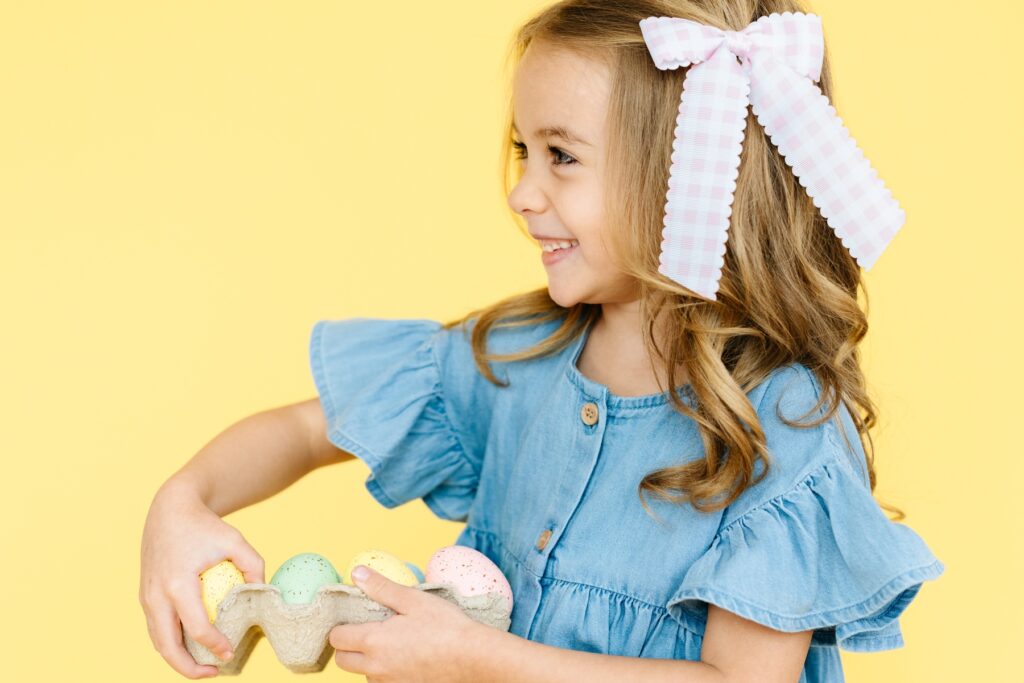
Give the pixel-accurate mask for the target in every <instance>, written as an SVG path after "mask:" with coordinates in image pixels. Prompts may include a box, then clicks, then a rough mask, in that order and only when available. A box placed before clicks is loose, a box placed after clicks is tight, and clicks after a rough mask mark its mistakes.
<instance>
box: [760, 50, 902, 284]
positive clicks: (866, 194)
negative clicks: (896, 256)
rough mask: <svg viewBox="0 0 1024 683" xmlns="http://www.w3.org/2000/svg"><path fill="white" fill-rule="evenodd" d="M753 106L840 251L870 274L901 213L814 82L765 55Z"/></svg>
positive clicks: (894, 230)
mask: <svg viewBox="0 0 1024 683" xmlns="http://www.w3.org/2000/svg"><path fill="white" fill-rule="evenodd" d="M750 65H751V69H750V81H751V86H750V103H751V107H752V108H753V110H754V115H755V116H757V120H758V122H759V123H760V124H761V126H762V127H764V129H765V131H766V132H767V133H768V135H769V136H770V137H771V140H772V144H774V145H775V146H776V147H777V148H778V149H779V151H780V152H781V153H782V155H783V157H784V158H785V160H786V163H787V164H789V166H790V167H792V169H793V173H794V174H795V175H796V177H797V178H798V179H799V181H800V184H801V185H803V187H804V188H805V189H806V190H807V194H808V195H810V197H811V200H812V201H813V202H814V205H815V206H816V207H818V209H819V210H820V211H821V215H822V216H824V217H825V219H826V221H827V222H828V224H829V226H830V227H831V228H832V229H833V230H834V231H835V233H836V234H837V235H838V236H839V238H840V239H841V240H842V242H843V245H844V246H845V247H846V248H847V249H848V250H849V251H850V253H851V254H852V255H853V257H854V258H855V259H856V260H857V263H858V265H860V267H861V268H863V269H864V270H868V269H869V268H870V267H871V266H872V265H874V263H875V261H876V260H877V259H878V257H879V255H880V254H881V253H882V251H884V250H885V248H886V246H887V245H888V244H889V242H890V241H891V240H892V238H893V237H894V236H895V234H896V232H897V231H898V230H899V229H900V227H901V226H902V225H903V223H904V221H905V220H906V214H905V213H904V211H903V209H901V208H900V206H899V203H898V202H897V201H896V200H895V199H894V198H893V196H892V193H891V192H890V191H889V190H888V188H886V186H885V183H884V182H883V181H882V180H881V179H880V178H879V177H878V173H877V172H876V171H875V169H874V168H872V167H871V164H870V162H868V160H867V159H866V158H865V157H864V154H863V152H861V150H860V148H859V147H857V143H856V142H855V141H854V140H853V138H852V137H851V136H850V133H849V131H848V130H847V129H846V127H845V126H844V125H843V123H842V121H841V120H840V119H839V117H838V115H837V114H836V110H835V108H834V107H832V105H830V104H829V102H828V98H827V97H825V95H824V94H823V93H822V92H821V90H820V89H819V88H818V86H816V85H815V84H814V83H813V82H811V81H810V80H808V79H807V78H804V77H802V76H800V75H799V74H798V73H796V72H795V71H793V70H792V69H791V68H789V67H788V66H786V65H785V64H784V63H783V62H781V61H779V60H778V59H777V58H776V57H774V56H773V55H771V54H767V53H763V52H762V53H760V54H757V55H756V56H755V58H754V59H752V60H751V62H750Z"/></svg>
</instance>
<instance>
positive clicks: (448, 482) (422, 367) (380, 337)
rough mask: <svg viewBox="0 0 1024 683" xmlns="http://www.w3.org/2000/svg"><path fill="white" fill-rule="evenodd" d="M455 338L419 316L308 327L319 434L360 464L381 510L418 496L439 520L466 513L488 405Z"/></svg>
mask: <svg viewBox="0 0 1024 683" xmlns="http://www.w3.org/2000/svg"><path fill="white" fill-rule="evenodd" d="M462 335H463V332H462V330H460V329H459V328H453V329H450V330H446V329H444V328H443V326H442V325H441V323H439V322H437V321H434V320H426V319H406V320H389V319H383V318H349V319H344V320H321V321H319V322H317V323H316V324H315V325H314V326H313V330H312V334H311V337H310V343H309V358H310V367H311V369H312V373H313V381H314V383H315V384H316V388H317V391H318V393H319V396H320V404H321V406H322V408H323V411H324V416H325V418H326V421H327V437H328V439H329V440H330V441H331V443H333V444H334V445H336V446H337V447H338V448H341V449H342V450H345V451H347V452H349V453H352V454H353V455H355V456H357V457H358V458H359V459H361V460H362V461H363V462H365V463H366V465H367V466H368V467H369V468H370V475H369V477H368V478H367V480H366V488H367V490H368V491H369V492H370V494H371V495H373V497H374V498H375V499H377V501H378V502H380V503H381V504H382V505H384V506H385V507H388V508H392V507H396V506H398V505H401V504H403V503H405V502H407V501H410V500H413V499H415V498H422V499H423V502H424V503H425V504H426V505H427V507H429V508H430V510H431V511H432V512H433V513H434V514H436V515H437V516H438V517H440V518H442V519H449V520H455V521H465V520H466V518H467V516H468V513H469V508H470V506H471V505H472V503H473V500H474V497H475V495H476V490H477V484H478V482H479V474H480V465H481V461H482V458H483V448H484V444H485V440H486V419H487V415H486V405H487V401H486V400H485V397H484V395H483V394H484V393H485V392H486V389H485V388H483V387H482V386H481V382H480V381H479V380H483V377H482V376H481V375H479V373H478V372H477V371H476V370H475V367H474V366H473V363H472V352H471V349H470V348H469V346H468V343H467V341H466V340H465V338H463V336H462ZM484 381H485V380H484Z"/></svg>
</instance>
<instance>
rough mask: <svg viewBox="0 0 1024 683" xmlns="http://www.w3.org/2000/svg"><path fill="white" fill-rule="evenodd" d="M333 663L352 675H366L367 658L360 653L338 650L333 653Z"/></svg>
mask: <svg viewBox="0 0 1024 683" xmlns="http://www.w3.org/2000/svg"><path fill="white" fill-rule="evenodd" d="M334 661H335V662H336V663H337V665H338V666H339V667H340V668H342V669H344V670H345V671H349V672H351V673H354V674H363V675H364V676H365V675H366V674H367V673H368V671H367V666H368V664H369V658H368V657H367V656H366V655H364V654H363V653H362V652H347V651H345V650H338V651H337V652H335V653H334ZM367 680H369V679H367Z"/></svg>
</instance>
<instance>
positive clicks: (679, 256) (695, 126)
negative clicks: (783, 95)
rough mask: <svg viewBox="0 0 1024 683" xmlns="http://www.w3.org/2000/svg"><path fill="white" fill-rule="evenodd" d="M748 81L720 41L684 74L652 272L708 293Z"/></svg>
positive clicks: (724, 235) (724, 230)
mask: <svg viewBox="0 0 1024 683" xmlns="http://www.w3.org/2000/svg"><path fill="white" fill-rule="evenodd" d="M749 93H750V83H749V79H748V76H747V73H746V71H745V70H744V68H743V66H741V65H740V63H739V61H738V60H737V58H736V55H735V54H733V53H732V52H731V51H729V50H728V49H726V48H725V46H724V44H723V45H721V46H719V49H717V50H716V51H715V52H714V54H712V55H711V57H710V58H709V59H708V60H707V61H705V62H701V63H699V64H695V65H693V66H692V67H690V69H689V70H688V71H687V73H686V78H685V80H684V81H683V92H682V95H681V96H680V103H679V115H678V117H677V118H676V130H675V138H674V140H673V142H672V164H671V166H670V168H669V179H668V191H667V193H666V199H667V201H666V203H665V216H664V228H663V229H662V243H661V255H660V263H659V267H658V272H659V273H661V274H662V275H665V276H667V277H669V278H671V279H672V280H674V281H676V282H678V283H680V284H682V285H684V286H685V287H688V288H689V289H691V290H693V291H694V292H696V293H698V294H700V295H701V296H704V297H707V298H709V299H712V300H713V299H715V298H716V297H715V293H716V292H717V291H718V282H719V280H720V279H721V272H722V265H723V264H724V262H725V243H726V240H727V239H728V230H729V217H730V216H731V215H732V201H733V194H734V192H735V189H736V177H737V176H738V175H739V165H740V153H741V151H742V148H743V136H744V131H745V129H746V123H747V105H748V102H749V99H748V98H749Z"/></svg>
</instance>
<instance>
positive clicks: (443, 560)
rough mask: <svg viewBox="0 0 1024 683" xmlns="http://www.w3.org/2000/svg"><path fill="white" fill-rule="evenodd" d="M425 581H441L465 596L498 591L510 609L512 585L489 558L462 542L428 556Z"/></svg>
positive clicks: (510, 609)
mask: <svg viewBox="0 0 1024 683" xmlns="http://www.w3.org/2000/svg"><path fill="white" fill-rule="evenodd" d="M424 576H425V577H426V580H427V583H443V584H447V585H449V586H451V587H452V588H454V589H455V591H456V592H457V593H459V594H460V595H464V596H471V595H486V594H488V593H499V594H501V596H502V597H503V598H504V599H505V603H506V605H507V607H508V611H509V613H511V612H512V586H510V585H509V583H508V579H506V578H505V575H504V574H502V572H501V569H499V568H498V565H496V564H494V563H493V562H491V560H490V558H489V557H487V556H486V555H484V554H483V553H481V552H479V551H478V550H474V549H473V548H469V547H466V546H463V545H449V546H445V547H444V548H441V549H440V550H438V551H437V552H436V553H434V554H433V555H432V556H431V557H430V561H429V562H427V569H426V572H424Z"/></svg>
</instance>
